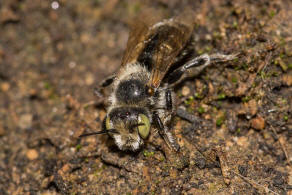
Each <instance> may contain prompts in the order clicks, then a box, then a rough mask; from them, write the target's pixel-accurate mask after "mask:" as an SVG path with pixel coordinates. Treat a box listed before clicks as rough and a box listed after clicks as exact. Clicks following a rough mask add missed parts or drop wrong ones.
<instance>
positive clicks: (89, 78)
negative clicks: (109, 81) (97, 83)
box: [85, 73, 94, 85]
mask: <svg viewBox="0 0 292 195" xmlns="http://www.w3.org/2000/svg"><path fill="white" fill-rule="evenodd" d="M85 83H86V85H92V84H93V83H94V76H93V74H91V73H87V74H86V78H85Z"/></svg>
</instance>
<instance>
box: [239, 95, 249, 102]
mask: <svg viewBox="0 0 292 195" xmlns="http://www.w3.org/2000/svg"><path fill="white" fill-rule="evenodd" d="M249 100H251V96H244V97H243V98H241V101H242V102H248V101H249Z"/></svg>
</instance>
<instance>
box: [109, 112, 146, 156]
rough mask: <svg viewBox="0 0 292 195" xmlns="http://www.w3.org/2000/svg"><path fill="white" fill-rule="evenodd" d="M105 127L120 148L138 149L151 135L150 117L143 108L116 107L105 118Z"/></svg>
mask: <svg viewBox="0 0 292 195" xmlns="http://www.w3.org/2000/svg"><path fill="white" fill-rule="evenodd" d="M104 129H105V130H107V132H108V134H109V135H110V136H111V137H112V138H113V139H114V141H115V144H116V145H117V146H118V147H119V149H120V150H131V151H136V150H138V149H139V148H140V147H141V146H142V145H143V143H144V142H143V139H146V138H147V137H148V135H149V132H150V119H149V117H148V116H147V113H146V111H145V110H144V109H142V108H136V107H135V108H131V107H120V108H115V109H113V110H111V111H110V113H109V114H108V115H107V117H106V118H105V119H104Z"/></svg>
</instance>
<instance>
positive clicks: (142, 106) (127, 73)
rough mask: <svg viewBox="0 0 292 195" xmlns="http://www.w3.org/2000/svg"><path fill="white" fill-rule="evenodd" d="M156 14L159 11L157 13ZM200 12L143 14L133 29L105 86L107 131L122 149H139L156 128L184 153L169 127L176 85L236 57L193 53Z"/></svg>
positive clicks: (172, 145) (105, 122) (176, 149)
mask: <svg viewBox="0 0 292 195" xmlns="http://www.w3.org/2000/svg"><path fill="white" fill-rule="evenodd" d="M154 15H155V14H154ZM194 18H195V13H194V11H192V10H186V11H184V12H182V13H180V14H179V15H177V16H174V17H172V18H170V19H164V20H160V19H158V18H157V17H156V18H155V17H154V16H151V17H149V15H148V16H145V15H143V16H140V17H139V18H138V19H137V20H136V22H135V23H134V25H133V26H132V28H131V31H130V35H129V38H128V42H127V48H126V51H125V53H124V56H123V58H122V63H121V67H120V69H119V71H118V72H117V73H116V74H114V75H113V76H111V77H109V78H108V79H105V80H104V82H103V83H102V84H101V87H109V86H110V87H111V94H110V96H109V106H108V108H107V114H106V117H105V119H104V120H103V127H102V128H103V129H102V131H99V132H93V133H88V134H83V135H81V137H83V136H88V135H95V134H103V133H107V134H108V135H109V136H110V137H112V138H113V140H114V142H115V144H116V145H117V146H118V148H119V149H120V150H124V151H125V150H130V151H137V150H139V149H140V148H141V147H142V146H143V145H144V143H145V141H146V140H147V138H148V137H149V134H150V133H151V129H152V128H155V129H157V130H158V132H159V134H160V135H161V136H162V137H163V139H164V140H165V142H166V143H167V145H168V146H169V147H170V148H172V149H173V150H174V151H179V148H180V147H179V145H178V144H177V142H176V139H175V137H174V136H173V135H172V133H171V130H170V122H171V120H172V117H173V115H174V113H175V110H176V108H175V94H174V91H173V87H174V86H175V85H176V84H178V83H179V82H180V81H182V80H183V79H184V78H186V77H190V76H194V75H197V74H198V73H199V72H200V71H201V70H203V69H204V68H205V67H207V66H209V65H210V64H213V63H216V62H223V61H228V60H232V59H234V57H235V56H234V55H222V54H213V55H208V54H203V55H201V56H198V57H195V56H194V47H193V37H192V34H193V31H194V26H195V21H194Z"/></svg>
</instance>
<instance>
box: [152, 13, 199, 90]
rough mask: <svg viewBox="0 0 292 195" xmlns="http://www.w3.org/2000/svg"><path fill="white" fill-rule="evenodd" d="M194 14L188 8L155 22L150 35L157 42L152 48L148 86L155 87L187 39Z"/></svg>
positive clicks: (191, 29) (190, 31) (192, 26)
mask: <svg viewBox="0 0 292 195" xmlns="http://www.w3.org/2000/svg"><path fill="white" fill-rule="evenodd" d="M194 21H195V14H194V12H193V11H191V10H188V11H185V12H183V13H181V14H180V15H178V16H177V17H174V18H171V19H169V20H164V21H162V22H159V23H157V24H155V25H154V26H153V27H152V29H151V34H152V35H150V37H156V38H155V39H157V40H156V41H157V43H156V44H155V47H153V50H152V54H153V55H152V59H153V66H152V70H151V78H150V80H149V83H148V86H149V87H150V89H157V88H158V87H159V85H160V83H161V81H162V79H163V77H164V76H165V74H166V72H167V71H168V69H169V68H170V66H171V65H172V63H173V62H174V60H175V58H176V57H177V55H178V54H179V53H180V52H181V50H182V49H183V48H184V46H185V45H186V43H187V42H188V41H189V39H190V37H191V34H192V32H193V29H194V25H195V22H194Z"/></svg>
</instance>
